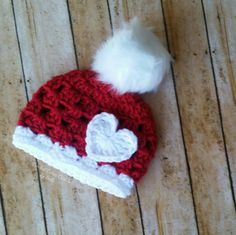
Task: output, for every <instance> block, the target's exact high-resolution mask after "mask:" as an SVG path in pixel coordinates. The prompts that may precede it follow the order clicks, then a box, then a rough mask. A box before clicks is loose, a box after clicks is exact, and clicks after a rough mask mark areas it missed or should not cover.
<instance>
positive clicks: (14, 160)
mask: <svg viewBox="0 0 236 235" xmlns="http://www.w3.org/2000/svg"><path fill="white" fill-rule="evenodd" d="M0 42H1V43H0V53H1V54H0V71H1V73H0V78H1V79H0V97H1V98H0V113H1V115H0V124H1V125H0V133H1V135H0V149H1V154H0V182H1V191H2V196H3V198H4V208H5V215H6V221H7V230H8V233H9V234H39V235H42V234H45V225H44V219H43V210H42V202H41V197H40V192H39V184H38V177H37V168H36V162H35V160H34V159H33V158H28V156H26V155H25V154H24V153H23V152H21V151H19V150H17V149H15V148H14V147H13V145H12V143H11V142H12V134H13V131H14V128H15V125H16V121H17V118H18V114H19V112H20V109H21V108H22V107H23V105H24V104H25V103H26V98H25V97H26V96H25V89H24V85H23V75H22V69H21V61H20V54H19V48H18V44H17V37H16V31H15V25H14V17H13V11H12V5H11V1H8V0H4V1H1V7H0ZM1 234H2V233H1Z"/></svg>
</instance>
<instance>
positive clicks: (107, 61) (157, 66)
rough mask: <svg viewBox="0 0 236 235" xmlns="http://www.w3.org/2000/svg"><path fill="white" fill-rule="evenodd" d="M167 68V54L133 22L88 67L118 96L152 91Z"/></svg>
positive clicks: (149, 35)
mask: <svg viewBox="0 0 236 235" xmlns="http://www.w3.org/2000/svg"><path fill="white" fill-rule="evenodd" d="M169 67H170V55H169V53H168V52H167V50H166V49H165V48H164V47H163V46H162V45H161V43H160V42H159V39H158V38H157V37H156V36H155V35H154V33H153V32H151V30H149V29H148V28H145V27H144V26H143V25H142V24H141V23H140V21H139V20H138V19H137V18H134V19H133V20H132V21H130V22H129V23H125V24H124V25H123V27H122V28H121V29H120V30H118V31H117V32H116V33H115V34H114V36H113V37H111V38H109V39H108V40H107V41H106V42H105V43H104V44H103V45H102V46H101V48H100V49H99V50H98V51H97V53H96V54H95V57H94V61H93V64H92V69H93V70H94V71H96V72H97V73H98V74H99V76H98V79H100V80H101V81H102V82H105V83H108V84H111V85H112V87H113V88H114V89H115V90H117V91H118V92H119V93H121V94H123V93H126V92H137V93H145V92H149V91H155V90H156V89H157V87H158V86H159V84H160V83H161V81H162V79H163V77H164V76H165V74H166V72H167V71H168V70H169Z"/></svg>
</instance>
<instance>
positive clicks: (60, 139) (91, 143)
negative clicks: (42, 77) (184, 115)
mask: <svg viewBox="0 0 236 235" xmlns="http://www.w3.org/2000/svg"><path fill="white" fill-rule="evenodd" d="M169 59H170V57H169V54H168V53H167V52H166V50H165V49H164V48H163V47H162V46H161V44H160V43H159V41H158V40H157V38H156V37H155V35H154V34H153V33H152V32H151V31H149V30H148V29H146V28H144V27H143V26H142V25H141V24H140V23H139V21H138V20H136V19H135V20H133V21H131V22H130V23H127V24H125V25H124V27H123V28H122V29H121V30H120V31H118V32H117V33H116V34H115V35H114V36H113V37H112V38H110V39H109V40H108V41H107V42H106V43H105V44H103V45H102V47H101V48H100V49H99V50H98V52H97V54H96V55H95V58H94V63H93V65H92V70H83V71H81V70H74V71H71V72H69V73H66V74H63V75H59V76H56V77H54V78H53V79H51V80H50V81H48V82H47V83H46V84H44V85H43V86H42V87H41V88H40V89H39V90H38V91H37V92H36V93H35V94H34V95H33V98H32V100H31V101H29V102H28V104H27V105H26V107H25V108H24V109H23V110H22V112H21V114H20V118H19V121H18V123H17V127H16V129H15V132H14V135H13V144H14V145H15V146H16V147H18V148H20V149H22V150H24V151H25V152H27V153H29V154H31V155H32V156H34V157H36V158H37V159H39V160H42V161H44V162H45V163H47V164H48V165H50V166H52V167H55V168H57V169H59V170H61V171H62V172H64V173H66V174H68V175H69V176H72V177H74V178H75V179H78V180H79V181H81V182H82V183H85V184H87V185H90V186H92V187H95V188H98V189H101V190H103V191H106V192H108V193H111V194H113V195H116V196H118V197H123V198H125V197H127V196H129V195H130V194H131V192H132V189H133V187H134V183H137V182H138V181H139V179H140V178H141V177H142V176H143V175H144V174H145V173H146V171H147V167H148V164H149V162H150V160H151V159H152V158H153V156H154V154H155V151H156V145H157V135H156V129H155V122H154V120H153V117H152V114H151V111H150V108H149V107H148V105H147V104H146V103H145V102H144V101H143V100H142V98H141V97H140V96H139V95H138V94H135V93H143V92H147V91H151V90H155V89H156V88H157V86H158V85H159V83H160V82H161V80H162V78H163V76H164V74H165V72H166V71H167V69H168V66H169Z"/></svg>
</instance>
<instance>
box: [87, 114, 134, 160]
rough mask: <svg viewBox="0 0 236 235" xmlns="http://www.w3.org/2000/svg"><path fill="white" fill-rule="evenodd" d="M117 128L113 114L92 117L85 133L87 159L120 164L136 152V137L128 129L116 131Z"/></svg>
mask: <svg viewBox="0 0 236 235" xmlns="http://www.w3.org/2000/svg"><path fill="white" fill-rule="evenodd" d="M117 126H118V120H117V119H116V117H115V116H114V115H113V114H109V113H106V112H103V113H100V114H97V115H96V116H94V118H93V119H92V120H91V121H90V122H89V124H88V127H87V132H86V139H85V140H86V144H87V145H86V152H87V157H89V158H91V159H93V160H95V161H97V162H121V161H124V160H127V159H129V158H130V157H131V156H132V155H133V154H134V153H135V152H136V150H137V147H138V140H137V137H136V135H135V134H134V133H133V132H132V131H130V130H128V129H121V130H117Z"/></svg>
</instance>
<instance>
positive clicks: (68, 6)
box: [66, 0, 104, 235]
mask: <svg viewBox="0 0 236 235" xmlns="http://www.w3.org/2000/svg"><path fill="white" fill-rule="evenodd" d="M66 5H67V10H68V17H69V22H70V30H71V34H72V40H73V47H74V52H75V61H76V66H77V68H79V57H78V53H77V50H76V45H75V37H74V30H73V25H72V17H71V12H70V3H69V0H66ZM96 196H97V205H98V211H99V216H100V223H101V231H102V235H104V228H103V220H102V212H101V205H100V199H99V193H98V190H97V189H96Z"/></svg>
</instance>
